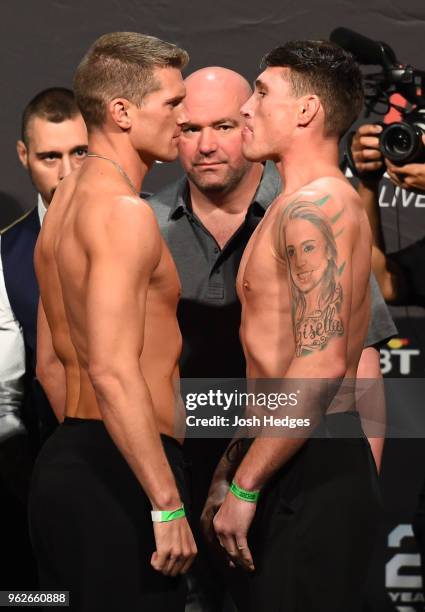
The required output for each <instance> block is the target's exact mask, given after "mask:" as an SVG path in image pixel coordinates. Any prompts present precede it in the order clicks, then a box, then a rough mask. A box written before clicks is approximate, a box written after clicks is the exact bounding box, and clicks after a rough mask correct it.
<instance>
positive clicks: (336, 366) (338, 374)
mask: <svg viewBox="0 0 425 612" xmlns="http://www.w3.org/2000/svg"><path fill="white" fill-rule="evenodd" d="M346 373H347V360H346V359H345V358H344V357H339V358H337V359H333V360H332V363H329V364H328V376H327V378H329V379H331V380H338V379H341V378H344V376H345V374H346Z"/></svg>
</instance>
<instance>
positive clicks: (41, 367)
mask: <svg viewBox="0 0 425 612" xmlns="http://www.w3.org/2000/svg"><path fill="white" fill-rule="evenodd" d="M49 370H50V368H49V366H48V365H47V364H46V362H44V361H37V364H36V367H35V375H36V378H37V380H38V382H39V383H40V385H41V386H42V387H43V389H45V388H46V386H48V381H49Z"/></svg>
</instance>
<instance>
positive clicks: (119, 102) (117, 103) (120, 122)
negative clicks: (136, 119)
mask: <svg viewBox="0 0 425 612" xmlns="http://www.w3.org/2000/svg"><path fill="white" fill-rule="evenodd" d="M108 111H109V114H110V116H111V117H112V119H113V121H114V123H115V124H116V125H117V126H118V127H120V128H121V129H122V130H128V129H129V128H130V127H131V104H130V102H129V101H128V100H127V99H126V98H114V100H111V102H109V104H108Z"/></svg>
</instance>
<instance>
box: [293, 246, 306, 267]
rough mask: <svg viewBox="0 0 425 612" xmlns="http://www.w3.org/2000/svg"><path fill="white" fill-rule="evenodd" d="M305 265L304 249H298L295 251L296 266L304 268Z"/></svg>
mask: <svg viewBox="0 0 425 612" xmlns="http://www.w3.org/2000/svg"><path fill="white" fill-rule="evenodd" d="M304 266H305V257H304V250H303V249H302V248H301V249H296V251H295V267H296V268H298V269H299V268H303V267H304Z"/></svg>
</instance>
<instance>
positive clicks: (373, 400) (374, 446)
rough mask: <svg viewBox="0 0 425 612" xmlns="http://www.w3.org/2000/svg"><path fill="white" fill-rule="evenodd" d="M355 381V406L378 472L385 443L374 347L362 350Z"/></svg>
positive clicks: (381, 392) (381, 394) (378, 370)
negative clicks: (356, 380)
mask: <svg viewBox="0 0 425 612" xmlns="http://www.w3.org/2000/svg"><path fill="white" fill-rule="evenodd" d="M357 379H358V381H359V383H360V384H358V388H357V394H356V406H357V410H358V412H359V414H360V417H361V419H362V424H363V429H364V430H365V432H366V434H367V435H368V440H369V444H370V447H371V450H372V454H373V458H374V459H375V464H376V469H377V470H378V472H379V471H380V469H381V461H382V452H383V449H384V442H385V424H386V411H385V394H384V387H383V380H382V374H381V365H380V356H379V350H378V349H376V348H375V347H373V346H369V347H367V348H365V349H363V351H362V354H361V357H360V361H359V365H358V367H357ZM372 432H373V434H374V435H372Z"/></svg>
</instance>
